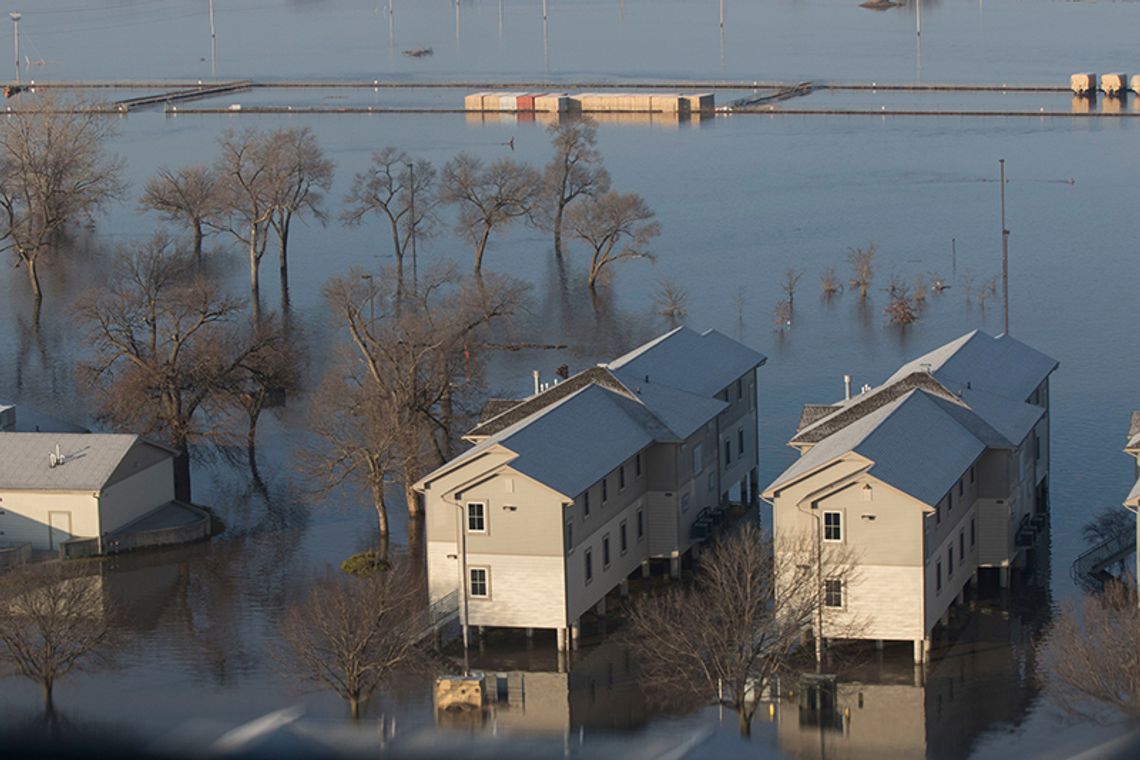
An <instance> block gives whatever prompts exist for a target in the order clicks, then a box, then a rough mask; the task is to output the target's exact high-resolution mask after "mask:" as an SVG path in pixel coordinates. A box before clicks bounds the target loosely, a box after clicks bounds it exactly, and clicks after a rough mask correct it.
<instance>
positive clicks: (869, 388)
mask: <svg viewBox="0 0 1140 760" xmlns="http://www.w3.org/2000/svg"><path fill="white" fill-rule="evenodd" d="M869 390H871V386H869V385H867V384H866V383H863V387H862V388H860V389H859V392H860V393H866V392H867V391H869Z"/></svg>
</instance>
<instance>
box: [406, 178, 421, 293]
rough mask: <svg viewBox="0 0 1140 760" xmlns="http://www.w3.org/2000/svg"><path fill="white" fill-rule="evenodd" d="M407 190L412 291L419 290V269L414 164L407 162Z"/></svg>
mask: <svg viewBox="0 0 1140 760" xmlns="http://www.w3.org/2000/svg"><path fill="white" fill-rule="evenodd" d="M408 172H409V179H408V190H409V192H410V193H411V196H412V199H411V204H410V205H411V209H410V210H411V214H412V293H417V292H419V270H418V269H417V266H416V165H415V164H408Z"/></svg>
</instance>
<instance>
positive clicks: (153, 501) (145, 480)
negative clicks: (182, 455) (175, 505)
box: [99, 457, 174, 533]
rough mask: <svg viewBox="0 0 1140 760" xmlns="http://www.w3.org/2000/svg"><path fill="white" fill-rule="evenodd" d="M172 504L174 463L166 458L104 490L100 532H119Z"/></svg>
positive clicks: (100, 500) (100, 499)
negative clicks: (132, 522) (120, 529)
mask: <svg viewBox="0 0 1140 760" xmlns="http://www.w3.org/2000/svg"><path fill="white" fill-rule="evenodd" d="M173 500H174V460H173V459H172V458H170V457H167V458H164V459H163V460H162V461H160V462H158V463H157V464H154V465H151V466H150V467H148V468H146V469H145V470H142V471H141V472H136V473H134V474H133V475H131V476H130V477H129V478H126V479H124V480H120V481H119V482H118V483H115V484H114V485H112V486H109V487H108V488H106V489H104V490H103V493H102V494H101V495H100V497H99V522H100V526H99V527H100V530H101V531H102V532H103V533H110V532H111V531H114V530H118V529H119V528H121V527H123V526H124V525H126V524H127V523H129V522H131V521H132V520H135V519H137V518H139V517H142V516H143V515H145V514H146V513H147V512H150V511H151V510H152V509H154V508H155V507H161V506H162V505H163V504H166V503H167V502H169V501H173Z"/></svg>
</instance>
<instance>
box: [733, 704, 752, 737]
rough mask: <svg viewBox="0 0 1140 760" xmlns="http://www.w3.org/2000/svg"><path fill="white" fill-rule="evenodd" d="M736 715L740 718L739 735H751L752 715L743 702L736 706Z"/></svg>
mask: <svg viewBox="0 0 1140 760" xmlns="http://www.w3.org/2000/svg"><path fill="white" fill-rule="evenodd" d="M736 714H737V717H738V718H739V719H740V735H741V736H743V737H746V738H747V737H751V736H752V716H751V715H750V714H749V712H748V708H747V707H745V706H744V704H743V703H742V704H740V705H739V706H737V708H736Z"/></svg>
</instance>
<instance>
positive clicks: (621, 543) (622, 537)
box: [618, 520, 629, 554]
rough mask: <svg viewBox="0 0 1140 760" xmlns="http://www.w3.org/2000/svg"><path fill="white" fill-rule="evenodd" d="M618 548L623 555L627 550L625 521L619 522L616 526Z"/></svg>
mask: <svg viewBox="0 0 1140 760" xmlns="http://www.w3.org/2000/svg"><path fill="white" fill-rule="evenodd" d="M618 547H619V548H620V549H621V553H622V554H625V550H626V549H628V548H629V539H628V538H627V537H626V529H625V520H622V521H621V524H620V525H618Z"/></svg>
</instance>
